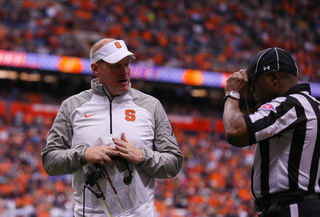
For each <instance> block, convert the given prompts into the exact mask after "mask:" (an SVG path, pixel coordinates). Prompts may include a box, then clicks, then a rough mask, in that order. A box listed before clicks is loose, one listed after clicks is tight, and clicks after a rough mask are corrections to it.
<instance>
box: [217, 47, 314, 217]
mask: <svg viewBox="0 0 320 217" xmlns="http://www.w3.org/2000/svg"><path fill="white" fill-rule="evenodd" d="M297 74H298V69H297V65H296V64H295V62H294V60H293V59H292V57H291V56H290V55H289V54H288V53H287V52H286V51H284V50H283V49H280V48H277V47H272V48H268V49H266V50H263V51H261V52H259V53H258V54H257V55H256V56H254V57H253V58H252V60H251V61H250V63H249V66H248V68H247V69H246V70H245V69H242V70H240V71H238V72H235V73H234V74H232V75H231V76H230V77H229V78H228V80H227V82H226V86H225V93H226V95H225V97H224V100H225V106H224V114H223V122H224V127H225V130H226V136H227V140H228V142H229V143H230V144H232V145H233V146H236V147H244V146H249V145H253V144H256V150H255V155H254V162H253V168H252V178H251V181H252V193H253V196H254V197H255V207H256V209H257V211H258V212H259V216H260V217H315V216H320V199H319V198H320V196H319V193H320V186H319V185H320V169H319V168H320V165H319V160H320V110H319V108H320V102H319V101H317V100H316V99H315V98H314V97H312V96H311V92H310V86H309V84H307V83H302V84H300V83H299V82H298V79H297ZM240 97H243V98H244V99H245V101H246V105H247V110H248V114H244V113H243V112H242V110H241V109H240V106H239V101H240Z"/></svg>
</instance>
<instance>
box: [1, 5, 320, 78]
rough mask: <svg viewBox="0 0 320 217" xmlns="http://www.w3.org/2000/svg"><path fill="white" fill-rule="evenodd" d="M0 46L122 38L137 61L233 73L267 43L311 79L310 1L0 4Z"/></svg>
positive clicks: (76, 44)
mask: <svg viewBox="0 0 320 217" xmlns="http://www.w3.org/2000/svg"><path fill="white" fill-rule="evenodd" d="M0 5H1V7H0V20H1V24H0V35H1V40H0V49H3V50H15V51H26V52H34V53H46V54H56V55H66V56H77V57H86V58H87V57H88V50H89V48H90V44H91V43H92V42H93V41H95V40H97V39H98V38H101V37H105V36H108V37H114V38H122V39H124V40H125V41H126V42H128V43H127V44H128V46H129V48H130V49H131V50H133V51H135V54H136V55H137V57H138V59H139V63H140V64H149V65H161V66H170V67H179V68H191V69H200V70H208V71H218V72H219V71H220V72H233V71H235V70H238V69H239V68H243V67H245V66H246V65H247V64H248V61H249V59H250V57H251V56H253V54H255V53H257V51H260V50H262V49H264V48H266V47H269V46H279V47H282V48H284V49H286V50H287V51H289V52H290V53H291V54H292V55H293V56H294V58H295V59H296V60H297V62H298V65H299V69H300V72H301V73H300V75H299V76H300V78H301V80H304V81H319V80H320V78H319V76H320V71H319V68H320V67H319V66H320V65H319V64H320V63H319V61H318V60H319V58H320V21H319V18H318V17H319V13H320V8H319V5H318V2H317V1H290V2H288V1H275V0H272V1H240V0H233V1H212V2H207V1H186V0H176V1H161V0H154V1H147V0H143V1H137V0H129V1H121V0H119V1H110V0H96V1H85V0H82V1H74V0H63V1H48V0H44V1H39V0H3V1H1V3H0Z"/></svg>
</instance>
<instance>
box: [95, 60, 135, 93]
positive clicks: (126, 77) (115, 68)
mask: <svg viewBox="0 0 320 217" xmlns="http://www.w3.org/2000/svg"><path fill="white" fill-rule="evenodd" d="M130 62H131V58H130V57H125V58H123V59H122V60H120V61H119V62H117V63H115V64H110V63H107V62H105V61H103V60H101V61H99V62H97V63H93V64H96V66H92V68H94V70H93V71H94V75H95V76H96V77H97V78H98V81H99V83H101V84H104V85H105V86H106V87H107V88H108V90H109V91H110V93H111V95H112V96H116V95H119V94H122V93H124V92H125V91H127V90H128V88H129V86H130V73H131V68H130Z"/></svg>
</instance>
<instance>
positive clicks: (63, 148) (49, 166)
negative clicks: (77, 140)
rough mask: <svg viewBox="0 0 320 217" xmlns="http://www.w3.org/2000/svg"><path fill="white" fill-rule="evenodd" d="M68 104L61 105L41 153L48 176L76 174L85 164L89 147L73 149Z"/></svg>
mask: <svg viewBox="0 0 320 217" xmlns="http://www.w3.org/2000/svg"><path fill="white" fill-rule="evenodd" d="M69 114H70V111H68V103H67V101H64V102H63V103H62V104H61V107H60V109H59V112H58V114H57V116H56V119H55V120H54V122H53V125H52V127H51V129H50V131H49V135H48V137H47V143H46V147H45V148H44V149H43V150H42V152H41V157H42V163H43V167H44V169H45V171H46V172H47V173H48V175H52V176H55V175H65V174H71V173H74V172H76V171H77V170H78V169H80V168H82V163H84V161H85V160H84V152H85V149H86V148H87V146H85V145H77V146H76V147H75V148H71V145H72V144H71V143H72V126H71V123H70V119H69V116H70V115H69Z"/></svg>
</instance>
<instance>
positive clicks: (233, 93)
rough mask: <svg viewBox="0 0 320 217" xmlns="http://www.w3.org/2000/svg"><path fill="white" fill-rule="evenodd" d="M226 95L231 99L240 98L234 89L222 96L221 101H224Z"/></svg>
mask: <svg viewBox="0 0 320 217" xmlns="http://www.w3.org/2000/svg"><path fill="white" fill-rule="evenodd" d="M228 97H231V98H232V99H236V100H240V93H238V92H237V91H235V90H232V91H230V92H229V93H227V94H226V95H225V96H224V97H223V101H226V100H227V98H228Z"/></svg>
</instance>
